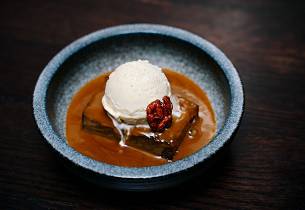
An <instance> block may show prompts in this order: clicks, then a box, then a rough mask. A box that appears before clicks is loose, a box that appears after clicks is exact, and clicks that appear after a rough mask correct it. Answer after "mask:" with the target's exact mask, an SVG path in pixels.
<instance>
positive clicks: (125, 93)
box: [102, 60, 171, 124]
mask: <svg viewBox="0 0 305 210" xmlns="http://www.w3.org/2000/svg"><path fill="white" fill-rule="evenodd" d="M163 96H171V88H170V84H169V82H168V80H167V78H166V76H165V74H164V73H163V72H162V70H161V68H160V67H158V66H155V65H152V64H151V63H149V61H146V60H145V61H144V60H138V61H132V62H128V63H125V64H122V65H120V66H119V67H117V68H116V69H115V70H114V71H113V72H112V73H111V74H110V76H109V79H108V81H107V83H106V88H105V95H104V97H103V99H102V103H103V106H104V108H105V110H106V111H107V112H108V113H109V114H110V115H112V116H113V117H114V118H115V119H116V120H118V121H123V122H125V123H128V124H143V123H145V122H146V107H147V105H148V104H149V103H151V102H152V101H154V100H156V99H160V100H161V99H162V97H163Z"/></svg>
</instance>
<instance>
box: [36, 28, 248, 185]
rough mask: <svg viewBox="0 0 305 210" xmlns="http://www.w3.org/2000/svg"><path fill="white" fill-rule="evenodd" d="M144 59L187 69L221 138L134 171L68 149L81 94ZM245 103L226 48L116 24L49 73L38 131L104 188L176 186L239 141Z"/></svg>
mask: <svg viewBox="0 0 305 210" xmlns="http://www.w3.org/2000/svg"><path fill="white" fill-rule="evenodd" d="M137 59H147V60H150V61H151V63H153V64H156V65H159V66H161V67H168V68H171V69H174V70H176V71H180V72H182V73H183V74H185V75H187V76H188V77H190V78H191V79H193V80H194V81H195V82H196V83H197V84H198V85H199V86H200V87H202V88H203V89H204V90H205V92H206V93H207V94H208V97H209V99H210V100H211V102H212V105H213V108H214V111H215V113H216V119H217V133H216V135H215V137H214V138H213V139H212V140H211V142H210V143H209V144H208V145H207V146H205V147H203V148H202V149H200V150H199V151H198V152H196V153H195V154H193V155H191V156H188V157H186V158H184V159H182V160H179V161H176V162H172V163H168V164H165V165H161V166H152V167H141V168H128V167H120V166H115V165H110V164H106V163H103V162H98V161H95V160H93V159H90V158H89V157H86V156H84V155H82V154H80V153H78V152H77V151H75V150H74V149H73V148H71V147H70V146H69V145H68V144H67V142H66V138H65V121H66V112H67V107H68V105H69V103H70V101H71V98H72V97H73V95H74V94H75V93H76V92H77V91H78V89H79V88H80V87H81V86H83V85H84V84H85V83H86V82H88V81H89V80H91V79H93V78H94V77H96V76H97V75H99V74H101V73H103V72H106V71H109V70H113V69H114V68H115V67H116V66H118V65H119V64H122V63H124V62H127V61H132V60H137ZM243 104H244V96H243V89H242V84H241V81H240V78H239V76H238V73H237V71H236V70H235V68H234V66H233V65H232V63H231V62H230V60H229V59H228V58H227V57H226V56H225V55H224V54H223V53H222V52H221V51H220V50H219V49H218V48H216V47H215V46H214V45H213V44H211V43H210V42H208V41H206V40H204V39H203V38H201V37H199V36H197V35H194V34H192V33H190V32H187V31H184V30H181V29H177V28H173V27H168V26H162V25H152V24H132V25H122V26H116V27H111V28H107V29H103V30H100V31H97V32H94V33H91V34H89V35H87V36H84V37H82V38H80V39H78V40H76V41H75V42H73V43H72V44H70V45H68V46H67V47H65V48H64V49H63V50H62V51H60V52H59V53H58V54H57V55H56V56H55V57H54V58H53V59H52V60H51V61H50V62H49V63H48V65H47V66H46V67H45V68H44V70H43V71H42V73H41V75H40V76H39V79H38V81H37V84H36V87H35V91H34V98H33V108H34V116H35V120H36V123H37V125H38V128H39V129H40V131H41V133H42V135H43V136H44V138H45V139H46V141H47V142H48V143H49V144H50V145H51V147H52V148H53V149H54V151H56V153H57V154H59V157H60V158H61V159H62V160H63V162H64V164H65V166H67V168H68V169H69V170H71V171H72V172H74V173H75V174H76V175H77V176H80V177H82V178H84V179H86V180H88V181H91V182H94V183H96V184H98V185H101V186H104V187H109V188H113V189H122V190H130V191H148V190H153V189H160V188H166V187H170V186H173V185H176V184H178V183H181V182H183V181H184V180H186V179H189V178H191V177H193V176H194V175H196V174H197V173H199V172H201V171H202V170H205V169H206V168H207V167H208V166H209V165H210V164H211V163H212V162H213V160H214V159H215V157H217V156H219V155H218V154H219V153H221V152H220V151H221V150H223V149H224V148H225V147H226V145H228V142H230V140H231V139H232V138H231V137H232V135H233V133H234V132H235V131H236V129H237V127H238V125H239V122H240V119H241V116H242V112H243Z"/></svg>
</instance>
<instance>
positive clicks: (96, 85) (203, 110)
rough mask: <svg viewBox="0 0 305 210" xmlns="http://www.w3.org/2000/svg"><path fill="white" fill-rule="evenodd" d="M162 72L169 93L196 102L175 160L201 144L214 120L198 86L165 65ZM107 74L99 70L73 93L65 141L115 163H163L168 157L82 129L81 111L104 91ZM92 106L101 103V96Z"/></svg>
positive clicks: (207, 138) (210, 133)
mask: <svg viewBox="0 0 305 210" xmlns="http://www.w3.org/2000/svg"><path fill="white" fill-rule="evenodd" d="M163 72H164V73H165V75H166V77H167V79H168V80H169V82H170V84H171V89H172V94H173V95H175V96H181V97H184V98H186V99H189V100H190V101H192V102H194V103H196V104H198V105H199V117H198V118H197V119H196V121H195V123H194V124H193V125H192V127H191V128H190V130H189V131H188V133H187V135H186V136H185V138H184V140H183V142H182V143H181V145H180V146H179V148H178V151H177V153H176V155H175V156H174V159H173V161H175V160H179V159H182V158H184V157H186V156H188V155H190V154H192V153H194V152H196V151H198V150H199V149H200V148H202V147H203V146H205V145H206V144H207V143H208V142H209V141H210V139H211V138H212V137H213V135H214V134H215V131H216V120H215V115H214V112H213V109H212V106H211V104H210V101H209V99H208V97H207V96H206V94H205V93H204V92H203V91H202V89H201V88H200V87H199V86H197V85H196V84H195V83H194V82H193V81H192V80H190V79H188V78H187V77H186V76H184V75H182V74H180V73H177V72H174V71H172V70H169V69H163ZM109 74H110V73H106V74H102V75H100V76H99V77H97V78H96V79H94V80H92V81H90V82H88V83H87V84H86V85H85V86H84V87H82V88H81V89H80V90H79V91H78V92H77V93H76V94H75V95H74V97H73V99H72V101H71V104H70V106H69V108H68V112H67V120H66V137H67V141H68V144H69V145H70V146H71V147H73V148H74V149H75V150H77V151H78V152H80V153H82V154H84V155H86V156H89V157H91V158H93V159H95V160H98V161H101V162H105V163H109V164H114V165H119V166H127V167H143V166H153V165H161V164H165V163H167V162H168V160H165V159H163V158H161V157H158V156H154V155H151V154H149V153H146V152H142V151H139V150H137V149H134V148H132V147H128V146H126V145H122V144H119V143H118V142H117V141H113V140H110V139H107V138H106V137H102V136H99V135H96V134H93V133H90V132H88V131H84V130H83V129H82V126H81V124H82V113H83V111H84V109H85V108H86V106H87V104H88V103H89V101H90V100H91V98H92V97H93V96H94V95H96V94H99V95H100V97H102V96H103V95H104V90H105V85H106V81H107V78H108V76H109ZM94 106H97V107H98V106H102V103H101V100H99V103H96V104H94ZM95 110H98V109H95ZM92 114H94V115H96V116H100V120H101V121H103V122H105V123H109V124H112V120H111V119H110V118H109V117H104V115H102V114H101V113H98V111H97V113H92Z"/></svg>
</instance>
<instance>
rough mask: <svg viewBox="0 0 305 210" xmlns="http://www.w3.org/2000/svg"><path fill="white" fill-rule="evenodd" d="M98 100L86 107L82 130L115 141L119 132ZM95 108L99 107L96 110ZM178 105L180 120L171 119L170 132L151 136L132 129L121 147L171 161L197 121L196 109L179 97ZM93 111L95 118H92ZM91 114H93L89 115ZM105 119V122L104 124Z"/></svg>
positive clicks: (96, 97) (140, 130) (166, 131)
mask: <svg viewBox="0 0 305 210" xmlns="http://www.w3.org/2000/svg"><path fill="white" fill-rule="evenodd" d="M100 98H101V96H100V95H99V94H97V95H96V96H94V97H93V99H92V100H91V101H90V102H89V104H88V105H87V107H86V109H85V111H84V113H83V119H82V126H83V128H84V129H86V130H87V131H90V132H94V133H95V134H98V135H101V136H104V137H107V138H109V139H112V140H116V141H119V140H120V135H119V131H118V130H117V129H116V128H115V127H114V125H113V123H112V120H111V119H110V118H109V117H108V115H107V113H106V111H105V110H104V108H103V106H102V105H101V103H96V101H95V100H99V101H100ZM96 104H100V105H99V106H97V105H96ZM179 104H180V109H181V115H180V117H178V118H177V117H175V116H173V122H172V125H171V127H170V128H167V129H166V130H165V131H163V132H162V133H152V132H151V130H150V128H143V127H139V128H137V127H135V128H132V129H131V130H130V132H129V133H128V135H127V134H126V133H127V132H126V131H125V132H124V131H123V133H124V135H125V144H126V145H128V146H130V147H134V148H136V149H138V150H141V151H144V152H148V153H151V154H153V155H157V156H161V157H163V158H165V159H169V160H170V159H172V158H173V156H174V155H175V153H176V151H177V149H178V147H179V146H180V144H181V142H182V141H183V139H184V137H185V135H186V134H187V132H188V130H189V129H190V127H191V126H192V123H193V121H194V120H195V118H196V117H198V105H197V104H195V103H193V102H191V101H189V100H187V99H185V98H182V97H180V98H179ZM97 109H100V110H99V114H98V115H97V114H96V111H97ZM93 113H95V114H93ZM105 118H108V120H105Z"/></svg>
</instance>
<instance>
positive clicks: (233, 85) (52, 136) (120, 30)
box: [33, 24, 244, 179]
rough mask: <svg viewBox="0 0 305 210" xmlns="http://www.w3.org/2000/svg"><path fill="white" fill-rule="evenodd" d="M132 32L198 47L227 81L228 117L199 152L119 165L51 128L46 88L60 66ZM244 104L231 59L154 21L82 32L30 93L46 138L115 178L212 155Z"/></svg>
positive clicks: (145, 174) (162, 170)
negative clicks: (76, 145) (165, 160)
mask: <svg viewBox="0 0 305 210" xmlns="http://www.w3.org/2000/svg"><path fill="white" fill-rule="evenodd" d="M131 34H150V35H158V36H160V35H161V36H167V37H171V38H175V39H178V40H181V41H184V42H187V43H190V44H192V45H193V46H195V47H197V48H199V49H200V50H202V51H204V52H205V53H206V54H208V55H209V56H210V57H211V58H212V59H213V60H214V61H215V62H216V63H217V64H218V66H219V67H220V68H221V70H222V71H223V72H224V75H225V77H226V79H227V81H228V83H229V87H230V90H229V93H230V96H231V100H230V110H229V117H228V119H227V120H226V121H225V123H224V126H223V127H222V128H221V129H220V130H219V131H218V132H217V134H216V135H215V136H214V137H213V139H212V141H211V142H210V143H209V144H208V145H206V146H205V147H203V148H201V149H200V150H199V151H198V152H196V153H194V154H192V155H190V156H188V157H186V158H184V159H182V160H178V161H175V162H171V163H168V164H164V165H160V166H149V167H139V168H137V167H122V166H116V165H111V164H106V163H103V162H99V161H96V160H93V159H91V158H89V157H87V156H84V155H82V154H80V153H79V152H77V151H75V150H74V149H73V148H72V147H70V146H69V145H68V144H67V143H66V140H65V139H62V138H61V137H60V136H59V135H58V134H57V133H56V132H55V131H54V129H53V128H52V125H51V123H50V120H49V118H48V114H47V91H48V87H49V84H50V82H51V80H52V78H53V76H54V75H55V73H56V72H57V71H58V70H59V69H60V68H59V67H60V66H61V65H62V64H63V63H64V62H65V61H66V60H67V59H68V58H69V57H70V56H72V55H73V54H75V53H76V52H78V51H79V50H81V49H83V48H85V47H87V46H88V45H90V44H93V43H95V42H97V41H101V40H103V39H108V38H110V37H114V36H118V35H121V36H124V35H131ZM243 106H244V93H243V87H242V83H241V80H240V78H239V75H238V73H237V71H236V69H235V67H234V66H233V64H232V63H231V61H230V60H229V59H228V58H227V57H226V56H225V55H224V53H223V52H222V51H221V50H219V49H218V48H217V47H216V46H214V45H213V44H211V43H210V42H208V41H206V40H205V39H203V38H201V37H199V36H197V35H195V34H193V33H191V32H188V31H185V30H182V29H179V28H175V27H171V26H165V25H157V24H129V25H119V26H114V27H109V28H106V29H102V30H99V31H96V32H93V33H90V34H88V35H85V36H83V37H81V38H79V39H77V40H76V41H74V42H72V43H71V44H69V45H68V46H66V47H65V48H64V49H62V50H61V51H60V52H59V53H58V54H57V55H55V56H54V57H53V58H52V60H51V61H50V62H49V63H48V64H47V66H46V67H45V68H44V69H43V71H42V73H41V74H40V76H39V78H38V81H37V83H36V86H35V90H34V94H33V110H34V118H35V121H36V123H37V126H38V128H39V130H40V131H41V133H42V135H43V136H44V138H45V140H46V141H47V142H48V143H49V144H50V145H51V146H52V147H53V148H54V149H55V150H56V151H57V152H59V154H61V155H62V156H63V157H64V158H66V159H68V160H70V161H72V162H73V163H74V164H76V165H79V166H81V167H83V168H85V169H88V170H90V171H93V172H96V173H98V174H102V175H107V176H111V177H118V178H131V179H136V178H155V177H162V176H166V175H171V174H174V173H177V172H181V171H184V170H187V169H189V168H191V167H193V166H194V165H196V164H198V163H200V162H203V161H204V160H206V159H208V158H209V157H211V156H212V155H214V154H215V153H216V152H217V151H218V150H219V149H220V148H221V147H222V146H223V145H224V144H225V143H226V142H227V141H228V140H229V139H230V138H231V136H232V134H233V133H234V131H235V130H236V129H237V127H238V125H239V122H240V120H241V116H242V113H243Z"/></svg>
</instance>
